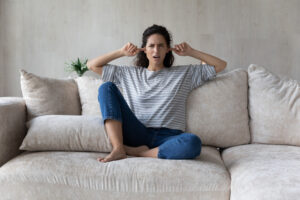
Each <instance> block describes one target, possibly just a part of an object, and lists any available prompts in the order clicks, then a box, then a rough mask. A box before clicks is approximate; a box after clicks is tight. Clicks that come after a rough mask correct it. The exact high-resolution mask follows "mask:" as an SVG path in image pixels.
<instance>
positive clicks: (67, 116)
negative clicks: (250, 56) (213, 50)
mask: <svg viewBox="0 0 300 200" xmlns="http://www.w3.org/2000/svg"><path fill="white" fill-rule="evenodd" d="M101 83H102V81H101V79H96V78H92V77H87V76H86V77H81V78H76V79H66V80H59V79H52V78H45V77H40V76H37V75H34V74H31V73H27V72H25V71H24V70H23V71H21V86H22V93H23V98H18V97H1V98H0V123H1V126H0V166H1V168H0V199H30V200H34V199H39V200H40V199H144V200H146V199H189V200H192V199H214V200H215V199H224V200H225V199H226V200H228V199H232V200H246V199H247V200H248V199H249V200H250V199H251V200H253V199H255V200H260V199H263V200H265V199H272V200H274V199H275V200H276V199H278V200H279V199H280V200H282V199H298V198H299V196H300V147H299V146H300V87H299V85H300V84H299V82H297V81H295V80H289V79H281V78H279V77H278V76H276V75H275V74H273V73H271V72H269V71H267V70H266V69H265V68H263V67H260V66H257V65H250V66H249V68H248V70H243V69H235V70H232V71H230V72H227V73H224V74H219V75H218V76H217V77H216V79H215V80H212V81H210V82H207V83H206V84H204V85H202V86H201V87H199V88H197V89H195V90H193V91H192V93H191V94H190V96H189V98H188V101H187V119H186V120H187V128H186V132H191V133H194V134H197V135H199V136H200V137H201V139H202V143H203V148H202V151H201V154H200V156H198V157H197V158H196V159H193V160H165V159H155V158H144V157H131V156H128V158H126V159H123V160H119V161H113V162H109V163H101V162H98V161H97V160H96V159H97V158H98V157H99V156H105V155H107V154H108V153H109V152H110V150H111V144H110V142H109V140H108V137H107V135H106V132H105V128H104V127H103V126H102V125H101V123H100V122H101V111H100V108H99V105H98V102H97V89H98V87H99V86H100V85H101ZM120 90H121V88H120ZM121 91H122V90H121Z"/></svg>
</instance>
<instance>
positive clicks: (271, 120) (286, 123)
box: [248, 64, 300, 145]
mask: <svg viewBox="0 0 300 200" xmlns="http://www.w3.org/2000/svg"><path fill="white" fill-rule="evenodd" d="M248 73H249V114H250V130H251V135H252V138H251V139H252V143H267V144H287V145H300V138H299V133H300V84H299V82H298V81H296V80H291V79H283V78H280V77H278V76H277V75H275V74H273V73H271V72H270V71H268V70H267V69H265V68H264V67H261V66H257V65H255V64H252V65H250V66H249V67H248Z"/></svg>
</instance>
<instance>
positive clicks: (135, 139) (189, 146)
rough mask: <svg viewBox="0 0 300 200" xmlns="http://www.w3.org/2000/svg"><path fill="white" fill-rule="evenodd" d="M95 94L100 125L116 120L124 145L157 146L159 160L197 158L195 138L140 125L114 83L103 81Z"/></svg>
mask: <svg viewBox="0 0 300 200" xmlns="http://www.w3.org/2000/svg"><path fill="white" fill-rule="evenodd" d="M98 92H99V93H98V101H99V104H100V109H101V112H102V119H103V120H102V124H103V125H104V123H105V120H106V119H114V120H118V121H120V122H121V123H122V131H123V143H124V144H125V145H127V146H132V147H137V146H141V145H146V146H148V147H149V148H155V147H158V149H159V150H158V155H157V156H158V158H163V159H193V158H195V157H197V156H198V155H200V152H201V146H202V142H201V140H200V138H199V137H198V136H197V135H195V134H192V133H184V132H183V131H181V130H177V129H169V128H165V127H161V128H159V127H146V126H145V125H144V124H142V123H141V122H140V121H139V120H138V119H137V118H136V116H135V115H134V113H133V112H132V111H131V109H130V107H129V106H128V104H127V102H126V101H125V99H124V97H123V95H122V94H121V92H120V91H119V89H118V87H117V86H116V85H115V84H114V83H112V82H104V83H103V84H102V85H101V86H100V87H99V90H98ZM183 120H184V119H183Z"/></svg>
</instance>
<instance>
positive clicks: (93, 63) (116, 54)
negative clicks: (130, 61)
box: [86, 49, 124, 71]
mask: <svg viewBox="0 0 300 200" xmlns="http://www.w3.org/2000/svg"><path fill="white" fill-rule="evenodd" d="M122 56H124V54H123V52H122V51H121V49H118V50H115V51H112V52H109V53H106V54H104V55H101V56H99V57H97V58H94V59H92V60H89V61H88V62H87V64H86V65H87V67H88V68H89V69H90V70H92V71H94V70H95V69H97V68H99V67H102V66H103V65H105V64H107V63H109V62H110V61H112V60H115V59H117V58H120V57H122Z"/></svg>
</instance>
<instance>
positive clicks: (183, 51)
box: [171, 42, 227, 73]
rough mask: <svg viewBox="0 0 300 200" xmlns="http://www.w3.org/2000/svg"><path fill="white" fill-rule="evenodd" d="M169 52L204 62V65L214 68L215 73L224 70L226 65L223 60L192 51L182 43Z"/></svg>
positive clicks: (187, 45)
mask: <svg viewBox="0 0 300 200" xmlns="http://www.w3.org/2000/svg"><path fill="white" fill-rule="evenodd" d="M171 50H173V51H174V52H175V53H176V54H178V55H180V56H191V57H194V58H196V59H199V60H201V61H204V62H205V63H207V64H209V65H212V66H214V67H215V70H216V72H217V73H218V72H220V71H222V70H224V69H225V67H226V65H227V63H226V62H225V61H224V60H221V59H220V58H217V57H215V56H212V55H209V54H206V53H203V52H201V51H198V50H196V49H193V48H192V47H191V46H190V45H189V44H187V43H186V42H183V43H181V44H179V45H175V46H174V48H171Z"/></svg>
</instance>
